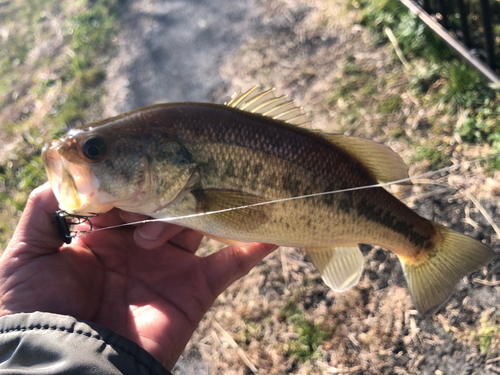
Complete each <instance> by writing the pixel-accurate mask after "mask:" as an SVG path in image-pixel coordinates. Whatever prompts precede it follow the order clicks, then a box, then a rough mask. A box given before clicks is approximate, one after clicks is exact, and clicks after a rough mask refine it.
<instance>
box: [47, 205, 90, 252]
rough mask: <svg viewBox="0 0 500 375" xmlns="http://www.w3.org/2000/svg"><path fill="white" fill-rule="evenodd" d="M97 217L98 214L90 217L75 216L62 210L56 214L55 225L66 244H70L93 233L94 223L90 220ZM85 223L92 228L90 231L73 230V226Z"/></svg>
mask: <svg viewBox="0 0 500 375" xmlns="http://www.w3.org/2000/svg"><path fill="white" fill-rule="evenodd" d="M97 215H98V214H91V215H89V216H86V215H73V214H69V213H67V212H66V211H62V210H60V211H56V212H54V215H53V218H54V224H55V225H56V227H57V231H58V232H59V235H60V236H61V238H62V239H63V240H64V242H65V243H67V244H70V243H71V240H72V239H73V238H76V237H79V236H81V235H82V234H86V233H90V232H92V229H93V227H92V222H91V221H90V220H89V218H90V217H96V216H97ZM68 219H69V221H68ZM84 223H87V224H88V225H89V226H90V229H89V230H86V231H79V230H72V226H74V225H78V224H84Z"/></svg>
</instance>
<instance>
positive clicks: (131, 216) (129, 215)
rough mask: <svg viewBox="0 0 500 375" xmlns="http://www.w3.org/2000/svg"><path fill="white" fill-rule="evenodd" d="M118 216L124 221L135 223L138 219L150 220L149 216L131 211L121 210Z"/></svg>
mask: <svg viewBox="0 0 500 375" xmlns="http://www.w3.org/2000/svg"><path fill="white" fill-rule="evenodd" d="M120 216H121V218H122V220H123V222H125V223H136V222H139V221H144V220H150V219H151V217H149V216H147V215H142V214H136V213H133V212H127V211H121V210H120Z"/></svg>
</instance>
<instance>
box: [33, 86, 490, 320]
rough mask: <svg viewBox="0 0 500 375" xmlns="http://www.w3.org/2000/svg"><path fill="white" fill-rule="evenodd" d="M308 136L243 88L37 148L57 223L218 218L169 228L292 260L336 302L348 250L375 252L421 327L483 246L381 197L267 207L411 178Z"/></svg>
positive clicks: (302, 118) (341, 196) (391, 161)
mask: <svg viewBox="0 0 500 375" xmlns="http://www.w3.org/2000/svg"><path fill="white" fill-rule="evenodd" d="M306 123H307V119H306V115H304V114H303V113H302V111H301V109H300V108H297V107H295V106H294V104H293V103H292V102H291V101H288V100H287V99H286V97H285V96H282V97H275V96H274V95H273V93H272V90H268V91H259V90H257V87H254V88H253V89H251V90H249V91H248V92H246V93H243V94H241V93H238V94H237V95H236V96H234V97H233V98H232V99H231V101H230V102H229V103H226V104H224V105H218V104H208V103H168V104H157V105H152V106H148V107H144V108H140V109H137V110H134V111H131V112H128V113H125V114H122V115H119V116H116V117H113V118H110V119H106V120H102V121H98V122H93V123H90V124H88V125H84V126H81V127H79V128H75V129H72V130H71V131H70V132H69V133H68V134H66V135H65V136H64V137H63V138H62V139H60V140H58V141H54V142H52V144H50V145H46V146H45V148H44V151H43V161H44V164H45V168H46V170H47V175H48V178H49V181H50V183H51V186H52V189H53V191H54V193H55V195H56V197H57V199H58V201H59V204H60V208H61V209H62V210H65V211H67V212H68V213H72V214H79V215H86V214H90V213H104V212H107V211H109V210H111V209H112V208H113V207H117V208H119V209H122V210H125V211H129V212H134V213H141V214H146V215H149V216H151V217H153V218H159V219H161V218H167V217H168V218H176V217H181V216H189V215H194V214H199V213H207V212H212V211H220V210H222V211H223V212H219V213H215V214H211V215H201V216H200V215H199V216H194V217H185V218H179V219H174V220H173V222H174V223H176V224H178V225H182V226H185V227H189V228H192V229H195V230H197V231H200V232H202V233H203V234H205V235H207V236H209V237H211V238H215V239H218V240H220V241H222V242H226V243H230V244H231V243H235V244H236V243H249V242H264V243H273V244H277V245H281V246H290V247H299V248H300V249H302V250H303V252H304V253H306V254H307V256H308V258H309V260H310V261H311V262H312V263H313V264H314V265H315V266H316V267H317V269H318V270H319V272H320V274H321V276H322V278H323V280H324V282H325V283H326V284H327V285H328V286H329V287H331V288H332V289H333V290H335V291H339V292H340V291H344V290H346V289H349V288H351V287H352V286H354V285H356V284H357V283H358V281H359V279H360V276H361V273H362V271H363V254H362V253H361V251H360V250H359V247H358V244H360V243H364V244H370V245H378V246H381V247H383V248H385V249H388V250H390V251H392V252H394V253H395V254H396V255H397V256H398V258H399V260H400V261H401V264H402V267H403V270H404V275H405V277H406V280H407V283H408V286H409V290H410V294H411V296H412V299H413V303H414V304H415V306H416V308H417V309H418V311H419V312H421V313H423V314H430V313H433V312H435V311H437V310H438V309H439V307H440V306H441V305H442V304H443V303H444V302H445V301H446V300H447V298H448V297H449V296H450V294H451V292H452V290H453V288H454V287H455V285H456V284H457V283H458V281H459V280H460V279H461V278H462V277H464V276H466V275H467V274H469V273H470V272H472V271H474V270H477V269H479V268H480V267H482V266H485V265H486V264H488V263H489V262H490V261H491V260H492V259H493V257H494V252H493V251H492V250H491V249H490V248H489V247H487V246H486V245H484V244H482V243H481V242H479V241H476V240H474V239H472V238H470V237H467V236H465V235H462V234H460V233H457V232H454V231H452V230H450V229H447V228H446V227H444V226H442V225H439V224H437V223H435V222H432V221H430V220H427V219H425V218H423V217H421V216H419V215H417V214H416V213H415V212H413V211H412V210H411V209H409V208H408V207H407V206H406V205H404V204H403V203H402V202H400V201H399V200H398V199H396V198H395V197H394V196H393V195H391V194H390V193H389V192H387V191H386V190H385V189H383V188H382V187H373V188H369V189H359V190H353V191H347V192H342V193H337V194H325V195H319V196H311V197H306V198H301V199H293V200H282V201H279V202H275V203H272V204H265V202H268V201H274V200H281V199H286V198H290V197H298V196H303V195H310V194H316V193H324V192H331V191H337V190H344V189H349V188H357V187H363V186H369V185H375V184H377V183H378V182H391V181H398V180H403V179H406V178H408V172H407V168H406V166H405V165H404V163H403V161H402V160H401V158H400V157H399V156H398V155H397V154H396V153H394V152H393V151H392V150H390V149H389V148H387V147H385V146H383V145H382V144H379V143H376V142H373V141H371V140H367V139H363V138H356V137H347V136H344V135H339V134H326V133H323V132H321V131H313V130H309V129H307V128H304V127H303V126H301V125H304V124H306ZM263 203H264V204H263ZM241 206H245V207H244V208H242V209H236V210H226V211H224V210H225V209H228V208H234V207H241Z"/></svg>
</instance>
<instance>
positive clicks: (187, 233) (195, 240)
mask: <svg viewBox="0 0 500 375" xmlns="http://www.w3.org/2000/svg"><path fill="white" fill-rule="evenodd" d="M183 229H184V230H183V231H182V232H180V233H179V234H177V235H175V236H174V237H172V238H171V239H170V241H169V242H170V243H171V244H173V245H175V246H177V247H179V248H181V249H184V250H187V251H189V252H190V253H193V254H194V253H195V252H196V250H198V248H199V247H200V243H201V240H202V239H203V234H201V233H199V232H197V231H195V230H192V229H188V228H183Z"/></svg>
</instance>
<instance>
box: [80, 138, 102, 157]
mask: <svg viewBox="0 0 500 375" xmlns="http://www.w3.org/2000/svg"><path fill="white" fill-rule="evenodd" d="M82 152H83V155H84V156H85V157H86V158H87V159H90V160H92V161H98V160H99V159H102V158H103V157H104V155H106V142H104V139H102V138H101V137H98V136H96V135H94V136H91V137H88V138H87V139H86V140H84V141H83V143H82Z"/></svg>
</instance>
